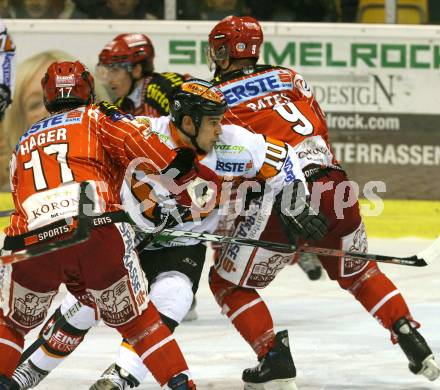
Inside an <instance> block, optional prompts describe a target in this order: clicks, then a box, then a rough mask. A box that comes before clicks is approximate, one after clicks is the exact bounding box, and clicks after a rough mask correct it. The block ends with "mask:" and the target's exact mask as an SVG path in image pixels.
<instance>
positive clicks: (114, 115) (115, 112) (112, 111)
mask: <svg viewBox="0 0 440 390" xmlns="http://www.w3.org/2000/svg"><path fill="white" fill-rule="evenodd" d="M98 108H99V110H100V111H101V112H102V113H103V114H105V115H106V116H108V117H110V118H111V120H112V121H113V122H116V121H119V120H121V119H122V118H127V119H128V120H133V119H134V116H133V115H131V114H124V113H122V111H121V110H120V109H119V108H118V106H116V105H114V104H112V103H110V102H107V101H105V100H104V101H102V102H100V103H98Z"/></svg>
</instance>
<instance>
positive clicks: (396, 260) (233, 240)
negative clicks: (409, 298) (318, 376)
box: [133, 225, 440, 267]
mask: <svg viewBox="0 0 440 390" xmlns="http://www.w3.org/2000/svg"><path fill="white" fill-rule="evenodd" d="M133 228H134V230H136V231H139V232H141V233H149V232H148V230H143V229H140V228H139V227H137V226H136V225H134V226H133ZM159 236H169V237H174V238H178V237H188V238H196V239H198V240H200V241H207V242H216V243H219V244H236V245H247V246H254V247H258V248H265V249H268V250H279V251H296V252H306V253H313V254H315V255H324V256H334V257H345V258H346V259H350V260H358V261H359V260H362V261H374V262H377V263H388V264H398V265H407V266H413V267H424V266H426V265H428V264H429V263H432V262H434V261H440V237H438V238H437V239H436V240H435V241H434V242H433V243H432V244H431V246H429V247H428V248H426V249H424V250H423V251H421V252H420V253H417V254H416V255H414V256H409V257H394V256H385V255H376V254H371V253H361V252H350V251H345V250H342V249H330V248H319V247H314V246H301V247H297V246H295V245H292V244H283V243H279V242H272V241H264V240H254V239H251V238H240V237H229V236H221V235H217V234H209V233H198V232H188V231H182V230H173V229H164V230H162V231H160V233H159Z"/></svg>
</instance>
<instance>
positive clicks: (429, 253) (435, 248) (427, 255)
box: [416, 236, 440, 266]
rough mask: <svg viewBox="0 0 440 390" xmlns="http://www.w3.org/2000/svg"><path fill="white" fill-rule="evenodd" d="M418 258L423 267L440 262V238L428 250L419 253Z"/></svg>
mask: <svg viewBox="0 0 440 390" xmlns="http://www.w3.org/2000/svg"><path fill="white" fill-rule="evenodd" d="M416 257H417V259H418V261H419V262H420V263H421V265H423V266H424V265H428V264H431V263H434V262H435V261H440V236H439V237H437V239H436V240H434V242H433V243H432V244H431V245H430V246H429V247H428V248H426V249H424V250H422V251H421V252H419V253H417V255H416ZM422 262H423V263H424V264H422Z"/></svg>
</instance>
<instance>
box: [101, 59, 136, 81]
mask: <svg viewBox="0 0 440 390" xmlns="http://www.w3.org/2000/svg"><path fill="white" fill-rule="evenodd" d="M132 70H133V65H132V64H130V63H128V62H120V63H115V64H102V63H99V64H98V65H96V69H95V72H96V73H95V74H96V78H97V79H98V80H100V81H101V82H102V83H104V84H108V83H109V81H110V80H112V79H114V78H117V77H118V75H120V74H121V73H125V72H127V73H131V71H132Z"/></svg>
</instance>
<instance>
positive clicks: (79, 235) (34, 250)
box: [0, 182, 91, 266]
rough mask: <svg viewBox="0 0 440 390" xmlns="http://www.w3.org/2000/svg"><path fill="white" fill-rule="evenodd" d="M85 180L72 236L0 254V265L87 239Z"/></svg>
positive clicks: (26, 258)
mask: <svg viewBox="0 0 440 390" xmlns="http://www.w3.org/2000/svg"><path fill="white" fill-rule="evenodd" d="M87 184H88V183H87V182H81V184H80V194H79V203H78V216H77V219H78V224H77V226H76V229H75V231H74V233H73V234H72V236H70V237H69V238H66V239H65V240H58V241H52V242H49V243H47V244H44V245H36V246H35V247H32V246H31V247H29V248H28V249H23V250H20V251H17V252H14V253H11V254H10V255H3V256H0V266H2V265H6V264H12V263H17V262H19V261H23V260H28V259H30V258H31V257H36V256H42V255H46V254H48V253H51V252H53V251H57V250H60V249H63V248H68V247H70V246H72V245H76V244H79V243H81V242H84V241H87V240H88V239H89V236H90V230H91V224H90V221H89V218H88V217H87V215H85V214H84V210H83V209H84V207H83V206H84V205H85V204H87V203H88V202H89V201H88V198H87V195H86V188H87Z"/></svg>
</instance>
